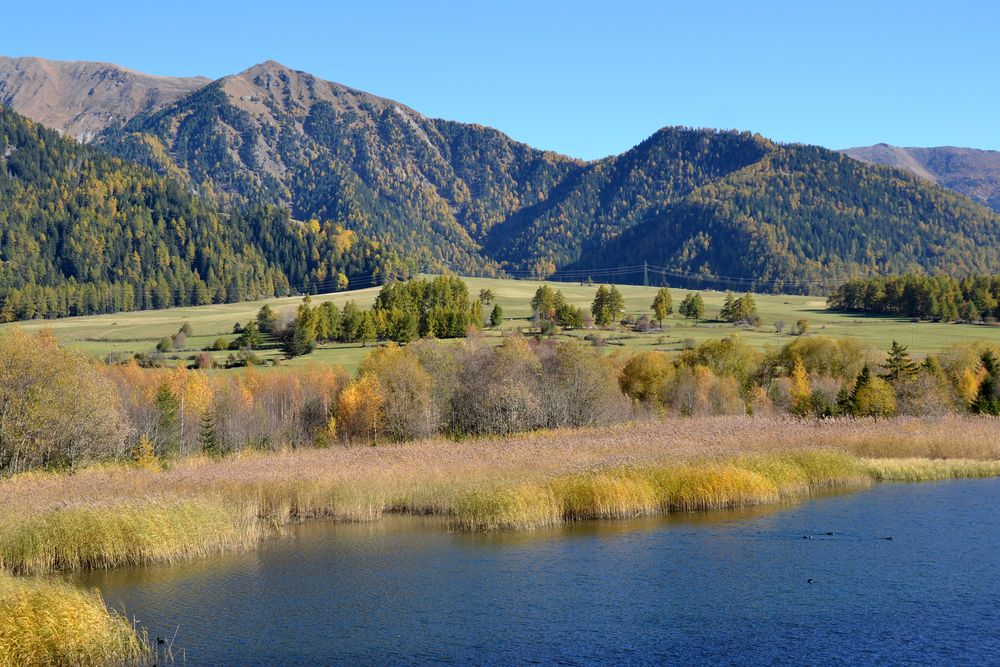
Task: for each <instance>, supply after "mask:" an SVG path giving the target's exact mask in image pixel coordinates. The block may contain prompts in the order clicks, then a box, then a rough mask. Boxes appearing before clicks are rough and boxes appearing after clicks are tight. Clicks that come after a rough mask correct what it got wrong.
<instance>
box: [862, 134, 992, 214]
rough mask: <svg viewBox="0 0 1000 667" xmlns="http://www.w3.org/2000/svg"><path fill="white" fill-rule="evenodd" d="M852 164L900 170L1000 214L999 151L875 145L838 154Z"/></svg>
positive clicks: (948, 147)
mask: <svg viewBox="0 0 1000 667" xmlns="http://www.w3.org/2000/svg"><path fill="white" fill-rule="evenodd" d="M842 152H843V153H845V154H846V155H849V156H851V157H852V158H854V159H855V160H861V161H862V162H867V163H869V164H884V165H888V166H890V167H895V168H897V169H904V170H906V171H908V172H910V173H912V174H915V175H917V176H919V177H921V178H923V179H925V180H928V181H930V182H931V183H937V184H939V185H942V186H944V187H946V188H949V189H951V190H954V191H956V192H961V193H962V194H963V195H967V196H969V197H971V198H972V199H974V200H975V201H977V202H979V203H980V204H984V205H986V206H989V207H990V208H992V209H993V210H994V211H1000V151H984V150H978V149H975V148H956V147H954V146H939V147H937V148H900V147H899V146H890V145H889V144H876V145H874V146H863V147H859V148H848V149H845V150H844V151H842Z"/></svg>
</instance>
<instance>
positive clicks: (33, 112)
mask: <svg viewBox="0 0 1000 667" xmlns="http://www.w3.org/2000/svg"><path fill="white" fill-rule="evenodd" d="M208 82H209V79H206V78H204V77H189V78H180V77H165V76H151V75H149V74H142V73H140V72H134V71H132V70H130V69H125V68H124V67H119V66H118V65H112V64H109V63H94V62H62V61H55V60H43V59H41V58H30V57H29V58H8V57H4V56H0V104H2V105H4V106H8V107H10V108H11V109H13V110H14V111H17V112H18V113H20V114H23V115H25V116H28V117H29V118H31V119H33V120H35V121H37V122H39V123H42V124H43V125H45V126H47V127H50V128H53V129H56V130H59V131H60V132H63V133H65V134H68V135H70V136H71V137H74V138H76V139H78V140H80V141H90V140H91V139H93V138H94V137H95V136H97V135H98V134H99V133H100V132H102V131H104V130H105V129H107V128H108V127H111V126H114V125H122V124H124V123H126V122H127V121H129V120H130V119H131V118H132V117H134V116H135V115H136V114H139V113H143V112H148V111H152V110H154V109H158V108H160V107H162V106H164V105H166V104H169V103H170V102H173V101H174V100H176V99H178V98H180V97H183V96H185V95H187V94H189V93H191V92H193V91H195V90H197V89H198V88H201V87H203V86H204V85H205V84H207V83H208Z"/></svg>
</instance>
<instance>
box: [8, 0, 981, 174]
mask: <svg viewBox="0 0 1000 667" xmlns="http://www.w3.org/2000/svg"><path fill="white" fill-rule="evenodd" d="M2 23H3V29H2V33H3V36H2V40H0V53H2V54H4V55H15V56H16V55H36V56H40V57H44V58H53V59H64V60H104V61H111V62H115V63H118V64H121V65H124V66H127V67H131V68H133V69H138V70H142V71H146V72H150V73H155V74H167V75H192V74H202V75H205V76H210V77H219V76H223V75H225V74H230V73H234V72H238V71H240V70H243V69H246V68H247V67H249V66H251V65H253V64H255V63H257V62H261V61H264V60H268V59H274V60H278V61H280V62H282V63H284V64H285V65H288V66H289V67H294V68H296V69H301V70H306V71H308V72H311V73H313V74H316V75H317V76H320V77H322V78H325V79H330V80H333V81H338V82H340V83H344V84H347V85H350V86H353V87H356V88H361V89H363V90H367V91H369V92H372V93H375V94H378V95H383V96H386V97H391V98H393V99H396V100H398V101H400V102H403V103H405V104H408V105H409V106H411V107H413V108H415V109H417V110H418V111H420V112H422V113H424V114H426V115H429V116H436V117H441V118H450V119H454V120H461V121H468V122H476V123H482V124H485V125H491V126H494V127H497V128H499V129H501V130H503V131H504V132H506V133H508V134H510V135H511V136H513V137H514V138H515V139H519V140H522V141H526V142H528V143H530V144H532V145H535V146H537V147H540V148H547V149H552V150H556V151H559V152H562V153H567V154H570V155H573V156H577V157H582V158H595V157H601V156H604V155H608V154H612V153H617V152H620V151H622V150H625V149H627V148H629V147H631V146H633V145H635V144H636V143H638V142H640V141H641V140H642V139H644V138H645V137H646V136H648V135H649V134H650V133H652V132H653V131H654V130H656V129H657V128H659V127H662V126H664V125H690V126H696V127H719V128H739V129H747V130H752V131H755V132H760V133H761V134H764V135H765V136H768V137H771V138H774V139H777V140H780V141H801V142H808V143H816V144H821V145H824V146H829V147H831V148H843V147H848V146H857V145H866V144H872V143H877V142H880V141H884V142H887V143H892V144H897V145H904V146H934V145H959V146H972V147H977V148H990V149H1000V122H998V113H997V111H998V108H1000V39H998V37H997V30H998V27H1000V2H985V1H984V2H963V1H961V0H947V1H945V0H939V1H938V2H924V1H922V0H911V1H908V2H902V1H900V2H888V1H881V0H865V1H863V2H855V1H854V0H837V1H827V2H821V1H815V0H796V1H794V2H778V1H774V2H768V1H766V0H760V1H756V2H755V1H748V0H742V1H734V2H718V1H699V2H696V1H691V2H683V3H681V2H669V1H666V0H664V1H661V2H628V1H623V0H617V1H616V0H606V1H605V2H586V1H583V0H578V1H574V2H543V1H542V0H536V1H535V2H522V1H520V0H513V1H507V2H503V1H499V0H497V1H494V2H474V1H473V0H467V1H466V2H435V1H433V0H409V1H405V2H376V1H374V0H358V1H356V2H350V3H348V2H332V1H331V2H315V3H305V2H298V1H296V0H281V1H271V2H256V1H252V0H244V1H242V2H238V3H236V2H232V3H231V2H214V1H212V0H200V1H199V2H190V1H188V0H174V1H171V2H142V1H141V0H135V1H133V2H118V1H111V2H102V1H100V0H94V1H90V2H87V1H84V2H80V1H75V2H65V3H62V2H45V1H37V2H23V1H22V2H16V3H6V5H5V6H4V8H3V11H2Z"/></svg>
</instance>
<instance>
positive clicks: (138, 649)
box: [0, 573, 153, 667]
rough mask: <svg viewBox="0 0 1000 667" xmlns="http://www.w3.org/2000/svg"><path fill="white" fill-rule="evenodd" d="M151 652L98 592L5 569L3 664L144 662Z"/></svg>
mask: <svg viewBox="0 0 1000 667" xmlns="http://www.w3.org/2000/svg"><path fill="white" fill-rule="evenodd" d="M152 655H153V652H152V650H151V648H150V646H149V644H148V642H147V638H146V636H145V634H144V633H140V632H137V631H136V630H135V628H134V627H133V625H132V624H131V623H129V621H128V619H126V618H125V617H123V616H122V615H120V614H118V613H117V612H114V611H109V610H108V608H107V606H105V604H104V600H103V599H102V598H101V596H100V594H99V593H98V592H96V591H84V590H80V589H78V588H74V587H72V586H69V585H68V584H65V583H61V582H54V581H43V580H26V579H15V578H13V577H10V576H7V575H4V574H3V573H0V667H24V666H26V665H79V666H89V665H112V664H114V665H139V664H150V662H151V657H152Z"/></svg>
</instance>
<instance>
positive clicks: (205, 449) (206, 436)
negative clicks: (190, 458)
mask: <svg viewBox="0 0 1000 667" xmlns="http://www.w3.org/2000/svg"><path fill="white" fill-rule="evenodd" d="M198 445H199V446H200V447H201V451H202V453H203V454H205V455H207V456H211V457H213V458H214V457H219V456H222V445H221V443H220V442H219V437H218V435H217V434H216V431H215V414H214V413H213V412H212V410H211V408H209V409H207V410H205V411H204V412H202V413H201V431H200V433H199V435H198Z"/></svg>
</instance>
